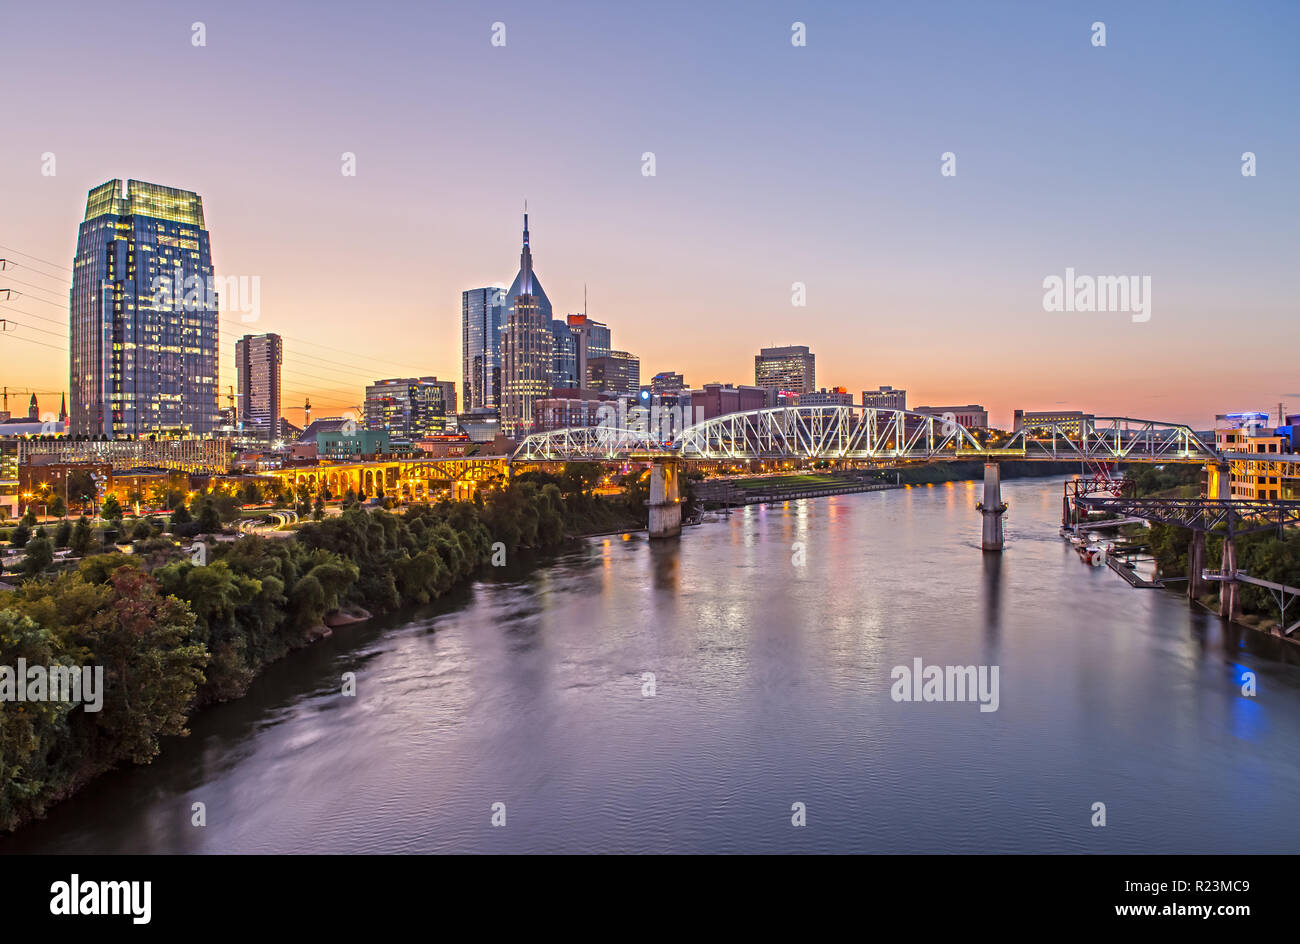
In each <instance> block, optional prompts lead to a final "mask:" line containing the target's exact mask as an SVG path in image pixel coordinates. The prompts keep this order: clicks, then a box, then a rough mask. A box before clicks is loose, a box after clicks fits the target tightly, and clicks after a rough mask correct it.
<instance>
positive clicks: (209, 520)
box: [198, 501, 221, 534]
mask: <svg viewBox="0 0 1300 944" xmlns="http://www.w3.org/2000/svg"><path fill="white" fill-rule="evenodd" d="M198 522H199V534H217V533H219V532H220V531H221V514H220V513H219V512H218V511H217V506H216V504H215V503H214V502H212V501H206V502H204V503H203V504H202V505H201V506H200V508H199V514H198Z"/></svg>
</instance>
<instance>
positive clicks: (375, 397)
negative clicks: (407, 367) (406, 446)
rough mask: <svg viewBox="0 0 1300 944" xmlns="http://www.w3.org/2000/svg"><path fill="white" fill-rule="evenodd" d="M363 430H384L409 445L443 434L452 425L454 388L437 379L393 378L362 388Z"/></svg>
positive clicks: (397, 440) (453, 418) (453, 422)
mask: <svg viewBox="0 0 1300 944" xmlns="http://www.w3.org/2000/svg"><path fill="white" fill-rule="evenodd" d="M365 414H366V415H365V424H366V429H371V430H386V431H387V432H388V433H389V435H390V436H391V437H392V441H393V442H406V443H410V442H413V441H415V440H417V439H420V438H422V437H424V436H438V435H442V434H443V433H445V432H447V426H448V424H449V423H450V424H452V425H454V424H455V417H456V385H455V384H454V383H453V382H452V381H450V380H439V379H438V378H437V377H396V378H391V379H388V380H376V381H375V382H374V383H372V384H370V385H368V386H367V387H366V402H365Z"/></svg>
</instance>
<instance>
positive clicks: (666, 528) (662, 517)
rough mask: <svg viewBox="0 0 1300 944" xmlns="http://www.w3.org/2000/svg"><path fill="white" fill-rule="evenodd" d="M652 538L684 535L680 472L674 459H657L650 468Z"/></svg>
mask: <svg viewBox="0 0 1300 944" xmlns="http://www.w3.org/2000/svg"><path fill="white" fill-rule="evenodd" d="M649 505H650V537H651V538H675V537H677V536H678V535H679V534H681V533H682V499H681V491H680V486H679V470H678V468H677V463H676V462H675V461H674V460H672V459H655V460H654V462H653V463H652V464H651V466H650V501H649Z"/></svg>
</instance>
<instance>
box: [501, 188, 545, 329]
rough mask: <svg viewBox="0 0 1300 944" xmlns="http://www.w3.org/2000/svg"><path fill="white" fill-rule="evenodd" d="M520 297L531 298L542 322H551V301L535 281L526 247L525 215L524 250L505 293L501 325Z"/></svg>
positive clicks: (530, 256)
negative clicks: (516, 272)
mask: <svg viewBox="0 0 1300 944" xmlns="http://www.w3.org/2000/svg"><path fill="white" fill-rule="evenodd" d="M521 295H529V296H531V297H532V299H533V304H534V305H536V307H537V310H538V312H539V313H540V314H541V316H542V318H543V320H544V321H545V322H546V323H547V324H548V325H549V324H550V321H551V300H550V299H549V298H547V297H546V289H544V288H542V283H541V282H539V281H538V279H537V273H535V272H534V271H533V250H532V248H531V247H530V246H529V245H528V214H527V213H525V214H524V248H523V251H522V252H521V253H520V254H519V273H518V274H517V275H516V276H515V280H514V282H512V283H511V284H510V290H509V291H508V292H506V297H505V312H504V314H503V316H502V319H501V320H502V324H505V323H506V322H508V321H509V320H510V315H511V314H512V313H513V312H514V310H515V306H516V305H517V304H518V302H519V297H520V296H521Z"/></svg>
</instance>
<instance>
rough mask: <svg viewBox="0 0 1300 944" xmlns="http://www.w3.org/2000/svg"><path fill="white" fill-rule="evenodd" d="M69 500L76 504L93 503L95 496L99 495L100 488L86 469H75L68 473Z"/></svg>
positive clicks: (67, 488)
mask: <svg viewBox="0 0 1300 944" xmlns="http://www.w3.org/2000/svg"><path fill="white" fill-rule="evenodd" d="M65 491H66V492H67V493H68V500H69V501H74V502H82V503H84V502H93V501H94V500H95V496H96V495H98V494H99V486H98V485H97V484H96V483H95V478H94V476H92V475H91V474H90V472H89V471H87V470H86V469H74V470H73V471H72V472H70V473H68V479H67V487H66V488H65Z"/></svg>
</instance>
